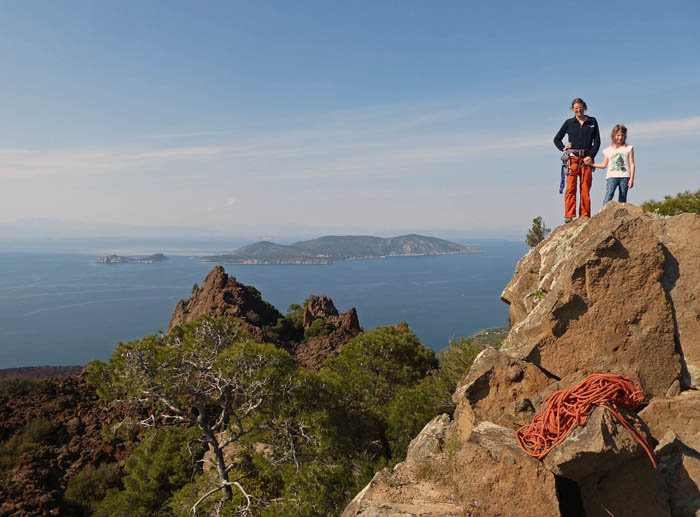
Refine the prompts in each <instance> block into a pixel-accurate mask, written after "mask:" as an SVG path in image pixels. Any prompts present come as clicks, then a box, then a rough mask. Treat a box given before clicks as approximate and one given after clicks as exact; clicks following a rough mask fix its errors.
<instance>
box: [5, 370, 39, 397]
mask: <svg viewBox="0 0 700 517" xmlns="http://www.w3.org/2000/svg"><path fill="white" fill-rule="evenodd" d="M35 384H36V382H35V381H33V380H31V379H27V378H26V377H22V376H21V375H13V376H11V377H5V378H4V379H0V397H7V398H15V397H21V396H22V395H26V394H27V393H29V392H30V391H31V390H32V388H33V387H34V386H35Z"/></svg>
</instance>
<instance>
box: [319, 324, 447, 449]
mask: <svg viewBox="0 0 700 517" xmlns="http://www.w3.org/2000/svg"><path fill="white" fill-rule="evenodd" d="M436 365H437V363H436V359H435V353H434V352H433V351H432V350H430V349H428V348H425V347H424V346H423V345H422V344H421V343H420V341H418V338H416V336H415V334H413V332H412V331H411V330H410V329H408V328H396V327H380V328H377V329H374V330H371V331H369V332H366V333H363V334H360V335H359V336H357V337H356V338H355V339H353V340H352V341H351V342H350V343H348V344H346V345H345V346H344V347H343V350H342V351H341V353H340V355H339V356H338V357H336V358H332V359H329V360H327V361H326V362H325V363H324V364H323V366H322V368H321V371H320V372H319V373H320V375H321V378H322V379H324V381H325V382H326V383H327V385H329V386H334V387H335V389H336V390H337V391H336V394H335V397H336V398H335V400H336V401H337V403H338V404H339V406H340V410H341V411H344V412H345V414H346V423H345V429H346V433H350V434H352V435H353V437H354V440H355V441H357V442H359V444H361V448H362V449H364V450H366V451H367V452H368V453H370V454H373V455H375V456H376V457H377V459H383V460H384V461H386V462H387V463H390V462H391V461H392V458H393V456H394V454H393V452H392V450H394V451H395V450H396V449H397V448H396V447H392V443H391V442H390V436H389V435H388V434H387V431H388V427H389V418H388V417H389V415H388V414H387V409H388V407H389V405H390V403H391V401H392V400H393V399H394V397H395V396H396V394H397V393H399V392H401V390H403V389H404V388H407V387H410V386H415V385H416V384H417V383H418V382H420V380H421V379H423V378H424V377H425V375H426V374H427V373H428V371H429V370H430V369H432V368H434V367H435V366H436ZM372 444H378V445H379V448H378V449H377V448H376V446H374V445H372Z"/></svg>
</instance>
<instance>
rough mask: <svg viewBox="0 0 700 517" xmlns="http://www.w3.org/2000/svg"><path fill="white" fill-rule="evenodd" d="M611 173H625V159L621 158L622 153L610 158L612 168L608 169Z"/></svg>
mask: <svg viewBox="0 0 700 517" xmlns="http://www.w3.org/2000/svg"><path fill="white" fill-rule="evenodd" d="M610 170H611V171H612V172H627V168H626V167H625V159H624V157H623V156H622V153H615V154H614V155H613V157H612V168H611V169H610Z"/></svg>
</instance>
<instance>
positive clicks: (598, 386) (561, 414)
mask: <svg viewBox="0 0 700 517" xmlns="http://www.w3.org/2000/svg"><path fill="white" fill-rule="evenodd" d="M643 400H644V392H643V391H642V388H641V382H640V381H639V379H637V378H635V377H622V376H621V375H612V374H593V375H589V376H588V377H586V378H585V379H584V380H583V381H581V382H580V383H578V384H577V385H576V386H574V387H573V388H569V389H566V390H559V391H556V392H554V393H552V394H551V395H549V396H548V397H547V398H546V399H544V402H542V409H541V411H540V412H539V413H537V414H536V415H535V416H534V417H533V419H532V423H531V424H528V425H525V426H523V427H521V428H520V429H518V430H517V431H516V433H515V437H516V438H517V440H518V443H519V444H520V447H522V449H523V450H524V451H525V452H526V453H527V454H529V455H530V456H532V457H534V458H537V459H539V460H541V459H542V458H544V457H545V456H546V455H547V454H548V453H549V451H551V450H552V449H553V448H554V447H556V446H557V445H559V444H560V443H561V442H563V441H564V439H565V438H566V437H567V436H568V435H569V433H571V431H573V430H574V428H575V427H576V425H580V426H584V425H586V421H587V420H588V414H589V413H590V411H591V408H592V407H593V406H601V407H603V408H605V409H607V410H608V411H610V412H611V413H612V414H613V415H615V417H617V419H618V420H619V421H620V423H622V425H623V426H625V428H626V429H627V430H628V431H629V432H630V433H631V434H632V436H634V437H635V438H636V439H637V441H638V442H639V443H640V444H641V445H642V447H644V450H645V451H646V452H647V454H648V455H649V459H650V460H651V464H652V465H653V466H654V468H656V462H655V461H654V457H653V456H652V454H651V450H650V449H649V444H647V442H646V440H645V439H644V437H643V436H641V435H640V434H639V433H638V432H637V430H636V429H635V428H634V427H633V426H632V425H631V424H630V423H629V422H627V420H625V418H624V417H623V416H622V414H620V411H619V410H618V406H624V407H626V408H628V409H632V410H634V409H637V408H638V407H639V406H640V404H641V403H642V401H643Z"/></svg>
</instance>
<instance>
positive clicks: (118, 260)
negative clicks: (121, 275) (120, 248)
mask: <svg viewBox="0 0 700 517" xmlns="http://www.w3.org/2000/svg"><path fill="white" fill-rule="evenodd" d="M166 260H168V257H166V256H165V255H163V254H162V253H156V254H155V255H148V256H147V257H122V256H121V255H105V256H104V257H100V258H98V259H97V260H95V262H99V263H100V264H127V263H128V264H157V263H159V262H164V261H166Z"/></svg>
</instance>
